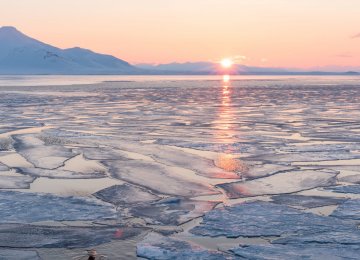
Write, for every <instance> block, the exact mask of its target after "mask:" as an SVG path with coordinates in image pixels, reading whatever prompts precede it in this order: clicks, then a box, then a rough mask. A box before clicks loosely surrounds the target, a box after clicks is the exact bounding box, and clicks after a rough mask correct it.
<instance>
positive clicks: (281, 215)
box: [0, 76, 360, 260]
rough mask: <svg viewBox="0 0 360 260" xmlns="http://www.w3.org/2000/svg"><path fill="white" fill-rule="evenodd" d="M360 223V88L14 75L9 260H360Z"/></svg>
mask: <svg viewBox="0 0 360 260" xmlns="http://www.w3.org/2000/svg"><path fill="white" fill-rule="evenodd" d="M359 224H360V77H357V76H321V77H320V76H0V259H16V260H18V259H87V257H86V255H87V251H86V250H90V249H95V250H96V251H97V253H98V256H100V255H103V256H105V257H107V258H106V259H136V258H141V259H357V258H358V256H359V255H360V242H359V241H360V231H359V229H358V225H359ZM99 259H101V257H100V258H99Z"/></svg>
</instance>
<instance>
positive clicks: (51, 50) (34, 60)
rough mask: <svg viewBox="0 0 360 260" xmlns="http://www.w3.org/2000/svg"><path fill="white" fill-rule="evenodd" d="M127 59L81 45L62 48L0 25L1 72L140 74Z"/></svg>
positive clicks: (139, 70)
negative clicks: (84, 47) (83, 47)
mask: <svg viewBox="0 0 360 260" xmlns="http://www.w3.org/2000/svg"><path fill="white" fill-rule="evenodd" d="M139 73H141V69H138V68H136V67H134V66H132V65H130V64H129V63H128V62H126V61H123V60H121V59H118V58H116V57H114V56H111V55H104V54H99V53H95V52H93V51H90V50H86V49H82V48H78V47H76V48H71V49H60V48H57V47H54V46H51V45H48V44H45V43H43V42H40V41H38V40H35V39H33V38H30V37H28V36H26V35H25V34H23V33H21V32H19V31H18V30H17V29H16V28H14V27H10V26H6V27H1V28H0V74H139Z"/></svg>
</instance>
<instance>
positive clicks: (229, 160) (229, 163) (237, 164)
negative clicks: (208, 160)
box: [215, 154, 249, 172]
mask: <svg viewBox="0 0 360 260" xmlns="http://www.w3.org/2000/svg"><path fill="white" fill-rule="evenodd" d="M215 165H216V166H217V167H219V168H221V169H223V170H226V171H230V172H234V171H236V172H246V171H248V170H249V168H248V166H247V165H246V164H245V163H244V162H242V161H240V160H239V159H236V158H234V157H233V156H232V155H230V154H226V155H225V154H224V155H220V156H219V157H218V158H216V159H215Z"/></svg>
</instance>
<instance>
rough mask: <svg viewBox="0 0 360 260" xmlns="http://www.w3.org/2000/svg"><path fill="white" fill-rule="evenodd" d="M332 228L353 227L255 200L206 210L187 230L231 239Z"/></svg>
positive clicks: (329, 229)
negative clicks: (198, 222)
mask: <svg viewBox="0 0 360 260" xmlns="http://www.w3.org/2000/svg"><path fill="white" fill-rule="evenodd" d="M334 229H338V230H343V231H353V230H356V227H355V226H353V225H349V224H347V223H345V222H343V221H341V220H339V219H336V218H331V217H324V216H318V215H315V214H312V213H305V212H302V211H299V210H296V209H293V208H290V207H287V206H284V205H277V204H274V203H269V202H260V201H256V202H247V203H243V204H237V205H234V206H231V207H224V208H218V209H214V210H212V211H210V212H208V213H206V214H205V216H204V217H203V220H202V222H201V223H200V225H199V226H196V227H194V228H192V229H191V230H190V233H192V234H194V235H200V236H210V237H217V236H226V237H229V238H235V237H240V236H242V237H261V236H284V235H291V234H293V233H302V234H307V233H323V232H329V231H332V230H334Z"/></svg>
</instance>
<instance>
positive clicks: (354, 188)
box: [325, 185, 360, 194]
mask: <svg viewBox="0 0 360 260" xmlns="http://www.w3.org/2000/svg"><path fill="white" fill-rule="evenodd" d="M325 189H326V190H330V191H333V192H338V193H352V194H360V185H348V186H335V187H327V188H325Z"/></svg>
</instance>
